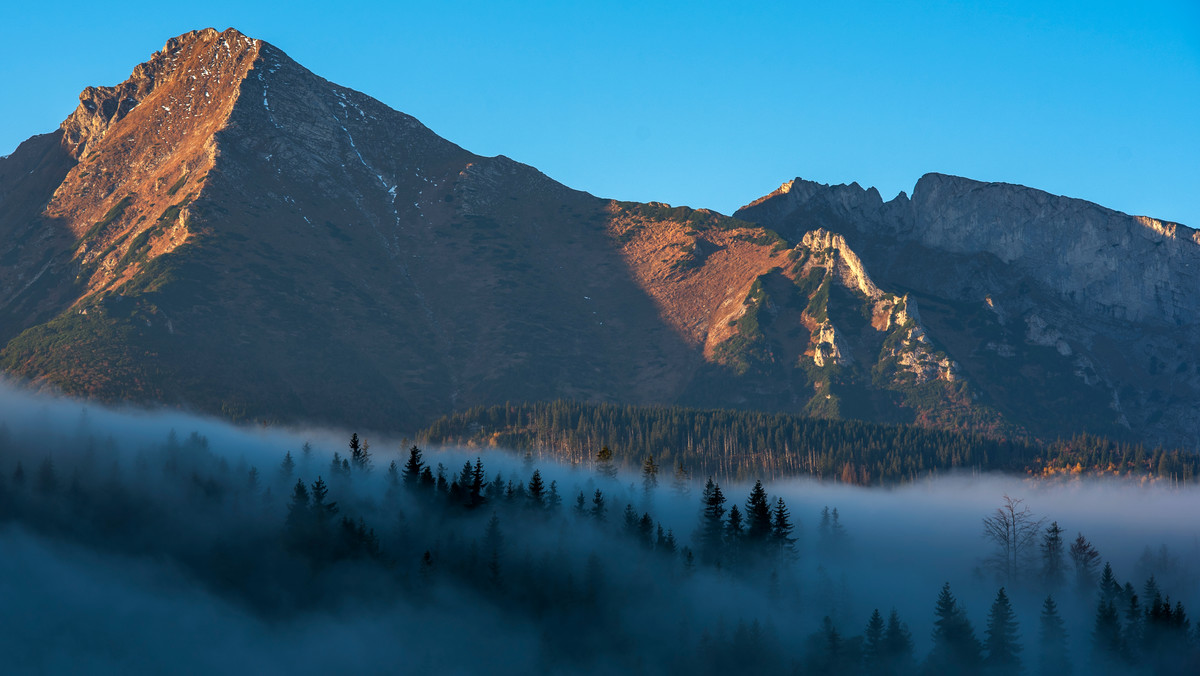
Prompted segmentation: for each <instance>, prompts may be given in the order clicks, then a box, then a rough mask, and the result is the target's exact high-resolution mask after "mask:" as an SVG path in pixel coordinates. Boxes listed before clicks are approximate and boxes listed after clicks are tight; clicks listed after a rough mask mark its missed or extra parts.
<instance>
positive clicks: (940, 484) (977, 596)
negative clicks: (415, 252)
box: [0, 403, 1200, 674]
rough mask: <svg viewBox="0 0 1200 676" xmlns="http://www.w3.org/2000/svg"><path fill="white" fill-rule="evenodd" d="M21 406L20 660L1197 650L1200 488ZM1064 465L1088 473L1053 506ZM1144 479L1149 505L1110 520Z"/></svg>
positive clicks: (1162, 655)
mask: <svg viewBox="0 0 1200 676" xmlns="http://www.w3.org/2000/svg"><path fill="white" fill-rule="evenodd" d="M5 410H7V411H12V412H15V413H16V414H18V415H14V416H11V417H9V418H7V419H5V420H4V421H3V425H2V426H0V542H3V551H4V552H5V557H3V558H4V561H3V562H2V563H0V566H3V568H0V570H2V571H3V575H2V576H0V579H3V580H4V582H2V583H0V585H3V586H2V587H0V589H2V590H3V598H4V600H5V604H4V608H5V609H4V610H3V611H2V612H3V613H4V614H5V616H6V617H5V626H6V627H8V628H9V629H8V631H6V632H5V635H4V636H3V637H2V638H0V650H2V654H4V655H5V656H6V658H5V659H7V660H11V663H12V664H14V665H15V666H16V667H17V668H19V669H21V670H27V671H38V670H53V669H54V668H55V666H56V665H55V663H54V660H56V659H64V660H65V659H67V658H66V657H63V656H72V657H74V658H77V659H82V660H84V662H83V663H85V664H89V665H91V666H93V667H95V670H96V671H108V672H124V673H129V672H137V671H147V672H160V671H171V672H175V673H178V672H180V671H184V672H188V671H196V672H202V671H203V672H211V671H213V670H214V669H220V670H224V671H229V670H233V671H249V670H255V671H263V672H277V671H284V670H288V671H295V672H298V673H310V672H316V671H326V672H327V671H330V670H340V671H370V672H378V671H387V672H392V671H398V672H402V673H409V672H412V673H425V672H431V671H434V670H437V671H448V672H452V673H453V672H470V673H478V672H480V671H487V672H496V673H564V672H566V673H573V672H589V673H630V672H632V673H730V672H738V673H743V672H761V673H796V674H946V673H985V672H986V673H996V674H1016V673H1056V674H1062V673H1069V672H1070V671H1071V670H1073V671H1074V672H1075V673H1093V672H1094V673H1121V674H1123V673H1188V672H1195V671H1196V669H1197V668H1200V628H1198V627H1200V625H1198V627H1194V626H1193V625H1192V622H1191V620H1190V616H1189V612H1190V610H1191V608H1192V607H1194V602H1195V599H1196V596H1197V592H1198V590H1200V585H1198V581H1200V578H1198V576H1197V573H1198V572H1200V571H1197V570H1196V564H1195V561H1196V560H1197V557H1196V552H1195V551H1194V548H1195V541H1194V536H1195V533H1194V526H1193V525H1192V522H1191V521H1190V520H1187V519H1183V520H1181V521H1178V522H1175V521H1173V519H1178V518H1179V516H1178V515H1177V514H1171V513H1170V512H1171V509H1170V505H1172V504H1177V503H1178V501H1180V500H1184V501H1186V500H1188V499H1192V497H1191V491H1192V490H1193V489H1192V488H1175V487H1171V486H1169V485H1166V484H1155V485H1150V486H1144V485H1139V484H1137V483H1135V482H1132V481H1130V480H1127V479H1126V480H1114V482H1113V483H1110V484H1103V485H1102V484H1100V483H1099V482H1093V484H1094V485H1093V484H1088V485H1089V486H1092V487H1090V488H1080V487H1078V486H1076V487H1075V488H1074V489H1072V488H1071V487H1072V484H1070V483H1061V482H1062V481H1063V480H1062V479H1061V478H1058V479H1045V478H1041V479H1024V480H1015V481H1014V482H1009V483H1008V484H1004V485H1001V484H994V483H990V480H989V479H986V478H985V479H971V478H969V477H968V478H964V479H953V478H942V479H929V478H927V479H926V481H925V482H924V483H923V484H921V483H920V482H918V483H916V484H911V485H910V486H909V487H907V488H904V489H878V488H876V489H870V490H865V489H862V488H855V487H845V486H841V485H839V484H831V483H822V482H817V481H813V480H811V479H804V480H800V481H797V480H790V479H787V478H784V477H776V478H774V479H769V480H758V479H749V480H737V479H723V478H720V477H718V476H717V475H716V474H711V473H709V472H704V471H699V472H695V471H693V470H692V469H691V468H689V467H688V466H687V465H686V464H685V463H684V461H683V458H681V457H676V458H672V460H674V461H675V462H667V461H666V458H665V457H663V456H658V455H650V454H646V455H644V456H643V457H641V458H640V462H638V463H637V464H636V466H635V467H631V465H632V464H633V463H631V462H630V458H629V457H628V455H626V457H625V462H623V463H622V462H620V456H619V455H618V453H617V452H615V451H613V450H611V449H609V448H607V447H601V449H599V450H598V451H597V452H596V454H595V455H594V456H592V457H590V458H587V459H586V461H585V462H578V463H575V464H571V463H564V462H561V461H559V460H557V459H555V458H554V456H553V454H551V453H546V454H538V453H534V452H527V451H502V450H495V449H488V450H484V451H471V450H469V449H458V450H455V449H450V448H446V449H441V450H438V449H434V448H431V447H426V448H422V447H419V446H417V445H414V444H412V443H408V442H406V443H403V445H401V443H400V442H398V441H396V440H384V439H382V438H380V439H370V438H368V435H366V434H364V435H362V436H360V435H358V434H357V433H352V432H351V433H346V434H341V433H334V432H326V431H320V430H316V431H308V432H281V431H273V430H265V431H264V430H245V429H235V428H229V427H226V426H223V425H220V424H217V423H213V422H209V421H204V420H197V419H191V418H186V417H183V416H178V415H176V416H174V417H163V418H161V419H158V418H153V417H151V416H147V415H146V414H139V415H141V416H142V417H141V418H137V419H134V418H132V417H130V416H131V415H132V414H116V413H111V412H107V411H101V410H84V409H81V408H79V407H78V405H73V407H72V406H68V405H65V404H59V403H55V404H44V403H43V404H38V405H29V406H26V407H24V408H22V407H20V406H12V405H9V406H7V407H6V409H5ZM733 429H737V428H736V427H735V428H733ZM731 443H732V442H731ZM626 453H627V454H628V451H626ZM956 481H960V482H962V483H955V482H956ZM1050 481H1057V482H1060V484H1059V485H1058V488H1060V489H1062V488H1064V487H1066V488H1067V489H1068V491H1067V492H1070V490H1075V492H1074V493H1072V494H1070V495H1069V496H1067V498H1065V499H1059V500H1058V501H1057V502H1055V501H1054V500H1052V499H1051V498H1050V495H1051V493H1050V492H1047V491H1045V490H1042V489H1039V487H1038V486H1039V485H1041V484H1042V483H1045V482H1050ZM1002 488H1003V489H1004V491H1005V492H1001V489H1002ZM1012 489H1018V490H1021V491H1024V492H1025V494H1027V495H1029V496H1031V497H1026V496H1025V495H1019V494H1017V493H1016V491H1015V490H1012ZM897 490H898V491H907V492H900V493H897V492H896V491H897ZM939 491H943V492H946V493H947V494H948V495H949V497H948V498H946V499H944V500H942V499H940V498H933V497H929V496H933V495H936V494H937V493H938V492H939ZM1010 491H1011V492H1010ZM1129 491H1135V492H1137V491H1141V493H1137V495H1140V496H1141V498H1142V501H1143V502H1144V503H1145V504H1144V506H1143V507H1141V508H1138V510H1136V511H1135V510H1134V509H1133V508H1131V509H1130V510H1129V513H1126V514H1123V515H1122V516H1121V518H1120V519H1114V518H1112V517H1111V512H1109V511H1106V510H1107V509H1108V508H1106V507H1105V506H1104V505H1105V503H1112V502H1114V500H1115V499H1114V497H1113V496H1118V497H1120V498H1121V499H1123V500H1126V501H1128V502H1130V503H1135V502H1137V500H1132V499H1130V495H1127V494H1126V493H1127V492H1129ZM965 495H973V496H975V497H974V498H971V499H966V498H964V497H963V496H965ZM1172 501H1174V502H1172ZM947 505H954V506H955V507H953V508H948V507H947ZM984 505H986V507H985V506H984ZM1033 505H1047V506H1048V508H1047V509H1042V508H1039V509H1038V510H1036V511H1035V510H1034V509H1033ZM1085 505H1086V507H1085ZM1089 510H1094V511H1095V513H1093V512H1091V511H1089ZM1059 512H1061V513H1059ZM1189 542H1190V545H1189ZM1135 543H1136V544H1135ZM1189 546H1190V547H1191V549H1189ZM1130 551H1134V552H1135V553H1136V552H1140V555H1138V556H1132V557H1131V556H1128V554H1127V553H1128V552H1130ZM264 637H265V638H264ZM181 665H182V667H181Z"/></svg>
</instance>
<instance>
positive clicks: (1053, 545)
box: [1042, 521, 1067, 590]
mask: <svg viewBox="0 0 1200 676" xmlns="http://www.w3.org/2000/svg"><path fill="white" fill-rule="evenodd" d="M1062 534H1063V529H1061V528H1059V527H1058V522H1057V521H1054V522H1051V524H1050V525H1049V526H1047V527H1046V531H1045V532H1044V533H1042V582H1043V583H1044V584H1045V585H1046V587H1047V588H1049V589H1051V590H1055V589H1059V588H1060V587H1062V585H1063V583H1064V582H1066V578H1067V575H1066V566H1065V563H1066V562H1065V561H1064V552H1063V547H1064V545H1063V537H1062Z"/></svg>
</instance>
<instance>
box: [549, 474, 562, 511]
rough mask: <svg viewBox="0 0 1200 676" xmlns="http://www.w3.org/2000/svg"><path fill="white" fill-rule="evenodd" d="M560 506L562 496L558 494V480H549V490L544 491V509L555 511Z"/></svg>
mask: <svg viewBox="0 0 1200 676" xmlns="http://www.w3.org/2000/svg"><path fill="white" fill-rule="evenodd" d="M560 507H562V496H561V495H559V494H558V482H557V481H551V482H550V491H549V492H548V493H546V511H548V512H557V511H558V510H559V508H560Z"/></svg>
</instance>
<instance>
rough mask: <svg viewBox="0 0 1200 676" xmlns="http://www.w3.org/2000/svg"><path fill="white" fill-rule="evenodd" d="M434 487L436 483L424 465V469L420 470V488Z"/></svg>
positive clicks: (430, 471)
mask: <svg viewBox="0 0 1200 676" xmlns="http://www.w3.org/2000/svg"><path fill="white" fill-rule="evenodd" d="M435 485H436V481H435V480H434V478H433V470H431V469H429V466H428V465H426V466H425V469H423V470H421V487H422V488H433V487H434V486H435Z"/></svg>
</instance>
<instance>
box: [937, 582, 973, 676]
mask: <svg viewBox="0 0 1200 676" xmlns="http://www.w3.org/2000/svg"><path fill="white" fill-rule="evenodd" d="M934 617H935V618H936V619H935V620H934V622H933V624H934V629H933V650H932V651H931V652H930V653H929V659H928V663H929V664H928V666H929V667H930V672H931V673H973V672H974V671H976V670H978V668H979V665H980V663H981V662H982V661H983V656H982V646H980V645H979V640H978V639H977V638H975V629H974V628H973V627H972V626H971V621H970V620H968V619H967V615H966V613H965V612H963V610H962V609H961V608H959V607H958V601H956V600H955V598H954V595H953V594H951V593H950V583H949V582H947V583H946V584H945V585H944V586H943V587H942V591H941V593H940V594H939V595H938V600H937V605H936V606H935V607H934Z"/></svg>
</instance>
